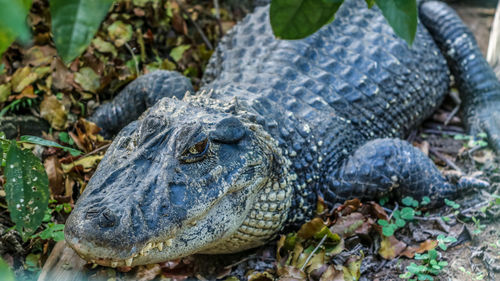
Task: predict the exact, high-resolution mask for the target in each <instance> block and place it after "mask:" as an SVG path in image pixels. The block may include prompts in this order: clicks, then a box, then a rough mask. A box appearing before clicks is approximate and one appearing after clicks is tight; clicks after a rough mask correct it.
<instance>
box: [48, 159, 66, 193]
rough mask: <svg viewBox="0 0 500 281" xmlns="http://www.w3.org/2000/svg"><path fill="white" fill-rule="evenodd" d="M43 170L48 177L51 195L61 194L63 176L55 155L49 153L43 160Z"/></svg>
mask: <svg viewBox="0 0 500 281" xmlns="http://www.w3.org/2000/svg"><path fill="white" fill-rule="evenodd" d="M43 166H44V167H45V172H46V173H47V176H48V177H49V187H50V194H51V195H63V194H64V191H65V186H64V184H63V181H64V177H63V171H62V169H61V164H60V163H59V159H58V158H57V156H55V155H51V156H49V157H47V158H46V159H45V161H44V162H43Z"/></svg>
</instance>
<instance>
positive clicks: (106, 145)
mask: <svg viewBox="0 0 500 281" xmlns="http://www.w3.org/2000/svg"><path fill="white" fill-rule="evenodd" d="M110 145H111V143H108V144H105V145H103V146H101V147H98V148H96V149H94V150H92V151H91V152H89V153H87V154H85V155H83V156H82V157H86V156H89V155H92V154H96V153H97V152H99V151H102V150H104V149H106V148H108V147H109V146H110Z"/></svg>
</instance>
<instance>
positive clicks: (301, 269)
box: [300, 234, 326, 271]
mask: <svg viewBox="0 0 500 281" xmlns="http://www.w3.org/2000/svg"><path fill="white" fill-rule="evenodd" d="M325 240H326V234H325V236H323V238H321V241H319V244H318V245H317V246H316V248H314V250H313V251H312V252H311V253H310V254H309V256H308V257H307V259H306V261H305V262H304V264H303V265H302V266H301V267H300V271H304V268H305V267H306V265H307V263H308V262H309V261H310V260H311V258H312V256H313V255H314V253H316V251H317V250H318V249H319V247H321V245H323V243H324V242H325Z"/></svg>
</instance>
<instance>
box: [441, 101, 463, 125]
mask: <svg viewBox="0 0 500 281" xmlns="http://www.w3.org/2000/svg"><path fill="white" fill-rule="evenodd" d="M459 109H460V105H459V104H457V105H456V106H455V108H453V110H452V111H451V112H450V115H448V117H446V120H444V125H445V126H448V123H450V121H451V119H453V117H455V115H456V114H457V113H458V110H459Z"/></svg>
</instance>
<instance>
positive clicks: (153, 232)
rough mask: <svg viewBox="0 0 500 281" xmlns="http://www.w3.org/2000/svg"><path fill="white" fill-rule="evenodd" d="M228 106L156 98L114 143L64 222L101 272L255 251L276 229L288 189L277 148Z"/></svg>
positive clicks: (70, 241)
mask: <svg viewBox="0 0 500 281" xmlns="http://www.w3.org/2000/svg"><path fill="white" fill-rule="evenodd" d="M231 108H233V109H234V106H233V107H232V106H231V105H230V104H222V103H221V102H217V101H214V100H212V99H209V98H206V97H201V96H200V95H197V96H189V97H187V98H185V99H184V100H182V101H181V100H177V99H169V98H165V99H163V100H161V101H160V102H158V103H157V104H156V105H155V106H154V107H152V108H151V109H150V110H149V111H147V112H146V113H144V114H143V116H142V117H141V118H140V119H139V120H138V121H135V122H133V123H131V124H129V125H128V126H127V127H125V128H124V129H123V130H122V131H121V132H120V133H119V134H118V136H117V137H116V138H115V140H114V141H113V143H112V145H111V146H110V148H109V149H108V151H107V152H106V155H105V157H104V158H103V160H102V161H101V163H100V164H99V167H98V169H97V170H96V172H95V174H94V175H93V177H92V179H91V180H90V182H89V183H88V185H87V187H86V188H85V190H84V192H83V193H82V195H81V197H80V199H79V200H78V202H77V204H76V206H75V209H74V210H73V212H72V213H71V215H70V217H69V218H68V221H67V223H66V228H65V235H66V240H67V242H68V244H69V245H70V246H71V247H72V248H73V249H74V250H75V251H76V252H77V253H78V254H79V255H80V256H81V257H83V258H85V259H87V260H89V261H92V262H94V263H97V264H101V265H105V266H134V265H140V264H147V263H155V262H160V261H165V260H172V259H177V258H180V257H184V256H187V255H190V254H193V253H230V252H236V251H241V250H244V249H248V248H252V247H256V246H259V245H261V244H263V243H265V242H266V241H268V240H269V238H271V237H272V236H273V235H274V234H276V232H277V231H278V230H279V229H280V227H281V226H282V225H283V223H284V221H285V220H286V216H287V209H288V208H289V206H290V197H291V195H290V193H291V187H290V186H289V184H287V179H286V177H285V175H286V174H287V171H286V169H287V168H286V166H287V165H286V163H285V162H286V161H284V160H283V157H282V156H281V153H280V150H279V148H278V147H277V143H276V142H275V141H274V140H273V139H272V138H271V137H270V136H269V135H268V134H267V133H266V132H264V130H263V129H262V127H261V126H259V125H257V124H255V123H253V122H250V121H249V120H248V118H244V117H242V115H241V114H238V113H236V112H235V111H234V110H232V109H231Z"/></svg>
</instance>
